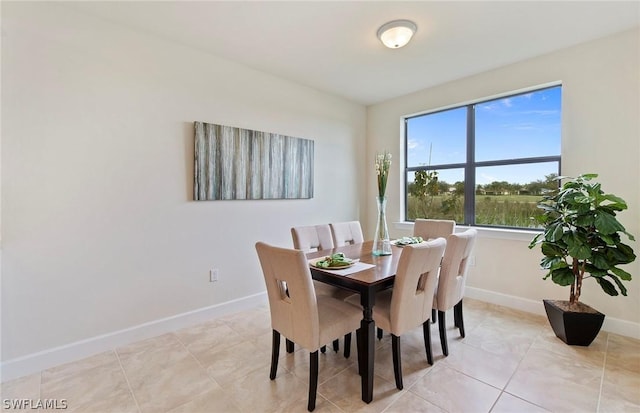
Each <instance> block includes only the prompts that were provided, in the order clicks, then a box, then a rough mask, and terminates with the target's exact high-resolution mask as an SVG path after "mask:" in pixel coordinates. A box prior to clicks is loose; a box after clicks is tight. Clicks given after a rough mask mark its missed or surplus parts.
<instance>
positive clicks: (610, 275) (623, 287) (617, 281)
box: [609, 274, 627, 297]
mask: <svg viewBox="0 0 640 413" xmlns="http://www.w3.org/2000/svg"><path fill="white" fill-rule="evenodd" d="M609 277H610V278H611V279H612V280H613V281H614V282H615V283H616V285H617V286H618V289H619V290H620V292H621V293H622V295H624V296H625V297H626V296H627V287H625V286H624V284H622V281H620V280H619V279H618V277H616V276H615V275H613V274H609Z"/></svg>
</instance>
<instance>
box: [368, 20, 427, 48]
mask: <svg viewBox="0 0 640 413" xmlns="http://www.w3.org/2000/svg"><path fill="white" fill-rule="evenodd" d="M416 30H418V26H416V24H415V23H414V22H412V21H410V20H394V21H390V22H389V23H385V24H383V25H382V26H381V27H380V28H379V29H378V39H380V41H381V42H382V44H384V45H385V46H387V47H388V48H390V49H398V48H400V47H402V46H404V45H406V44H407V43H409V40H411V37H413V34H414V33H415V32H416Z"/></svg>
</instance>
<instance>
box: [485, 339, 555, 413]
mask: <svg viewBox="0 0 640 413" xmlns="http://www.w3.org/2000/svg"><path fill="white" fill-rule="evenodd" d="M542 331H543V330H540V331H538V335H537V336H536V338H535V339H533V341H532V342H531V345H529V348H528V349H527V351H526V352H525V353H524V355H523V356H522V358H521V359H520V361H518V365H517V366H516V369H515V370H514V371H513V374H511V377H509V380H507V383H506V384H505V385H504V388H503V389H502V392H501V393H500V396H502V394H504V393H506V394H508V395H509V396H512V397H515V398H517V399H520V400H522V401H525V402H527V403H529V404H532V405H534V406H537V407H539V408H541V409H544V410H547V411H548V409H546V408H545V407H543V406H540V405H539V404H537V403H534V402H532V401H531V400H527V399H525V398H523V397H520V396H518V395H516V394H512V393H509V392H508V391H507V387H508V386H509V383H511V380H513V377H514V376H515V375H516V373H517V372H518V369H519V368H520V365H521V364H522V362H523V361H524V359H525V358H526V357H527V355H528V354H529V352H530V351H531V349H532V348H533V344H534V343H535V342H536V340H538V339H540V335H541V334H542ZM498 399H499V397H498ZM496 403H497V401H496ZM493 407H495V405H494V406H493ZM493 407H492V408H491V409H493Z"/></svg>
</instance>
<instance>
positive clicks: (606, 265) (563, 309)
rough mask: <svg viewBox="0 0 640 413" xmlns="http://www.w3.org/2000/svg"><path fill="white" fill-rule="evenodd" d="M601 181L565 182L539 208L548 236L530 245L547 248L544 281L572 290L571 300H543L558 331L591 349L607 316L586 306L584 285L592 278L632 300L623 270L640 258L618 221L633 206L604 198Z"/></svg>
mask: <svg viewBox="0 0 640 413" xmlns="http://www.w3.org/2000/svg"><path fill="white" fill-rule="evenodd" d="M597 177H598V175H597V174H583V175H580V176H578V177H577V178H566V177H559V178H558V179H565V182H564V184H563V185H562V186H561V187H559V188H558V190H555V191H551V192H550V193H548V194H546V195H544V197H543V199H542V200H541V201H540V202H539V203H538V205H537V206H538V208H539V209H540V210H541V212H540V214H539V215H538V216H536V217H535V219H536V221H537V222H538V224H540V225H541V226H542V228H543V232H542V233H540V234H538V235H536V237H535V238H534V239H533V240H532V241H531V243H530V244H529V248H534V247H535V246H536V245H540V247H541V251H542V255H543V257H542V260H541V262H540V266H541V268H543V269H544V270H547V274H546V275H545V276H544V279H545V280H546V279H548V278H551V280H552V281H553V282H554V283H556V284H559V285H561V286H568V287H570V292H569V300H568V301H562V300H543V302H544V306H545V310H546V312H547V317H548V318H549V323H550V324H551V327H552V328H553V331H554V332H555V334H556V336H558V337H559V338H560V339H561V340H563V341H564V342H565V343H567V344H570V345H581V346H588V345H589V344H591V342H592V341H593V340H594V339H595V338H596V336H597V335H598V333H599V331H600V328H601V327H602V323H603V322H604V314H602V313H600V312H599V311H597V310H595V309H593V308H591V307H590V306H588V305H586V304H583V303H582V302H580V294H581V293H582V285H583V281H585V280H587V279H589V278H591V279H592V280H593V281H595V282H596V283H597V284H598V285H599V286H600V287H601V288H602V290H603V291H604V292H605V293H607V294H609V295H611V296H617V295H619V294H622V295H624V296H626V295H627V289H626V287H625V285H624V284H623V281H631V274H629V273H628V272H627V271H625V270H624V269H623V268H622V267H621V265H624V264H628V263H630V262H633V261H634V260H635V258H636V255H635V254H634V251H633V249H632V248H631V247H630V246H629V245H627V244H625V243H624V242H623V238H622V236H621V235H625V236H626V238H628V239H629V240H631V241H634V240H635V239H634V237H633V235H631V234H629V233H628V232H627V231H626V230H625V228H624V226H623V225H622V224H621V223H620V222H619V221H618V219H617V218H616V214H617V213H618V212H620V211H623V210H625V209H627V203H626V202H625V201H624V200H623V199H622V198H620V197H618V196H615V195H613V194H606V193H604V192H603V191H602V188H601V185H600V183H598V182H596V181H594V179H595V178H597Z"/></svg>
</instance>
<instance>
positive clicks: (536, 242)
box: [529, 233, 543, 249]
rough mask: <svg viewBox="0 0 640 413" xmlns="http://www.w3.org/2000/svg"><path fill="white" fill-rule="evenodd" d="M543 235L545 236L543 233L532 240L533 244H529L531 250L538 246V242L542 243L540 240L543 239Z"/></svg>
mask: <svg viewBox="0 0 640 413" xmlns="http://www.w3.org/2000/svg"><path fill="white" fill-rule="evenodd" d="M542 235H543V233H540V234H538V235H536V236H535V237H534V238H533V239H532V240H531V242H530V243H529V249H531V248H533V247H535V246H536V245H538V242H540V241H538V240H539V239H540V238H541V237H542Z"/></svg>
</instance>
